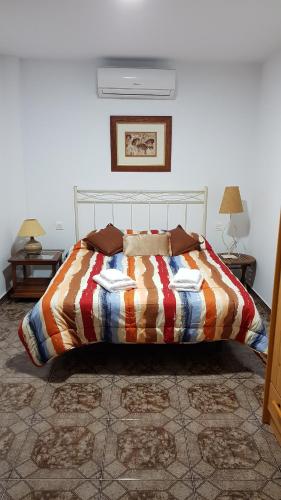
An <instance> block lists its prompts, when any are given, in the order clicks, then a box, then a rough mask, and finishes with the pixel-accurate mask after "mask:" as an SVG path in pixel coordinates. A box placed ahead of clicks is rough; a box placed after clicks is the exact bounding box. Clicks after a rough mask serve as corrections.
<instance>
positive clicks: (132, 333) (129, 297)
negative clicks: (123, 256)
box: [124, 257, 137, 342]
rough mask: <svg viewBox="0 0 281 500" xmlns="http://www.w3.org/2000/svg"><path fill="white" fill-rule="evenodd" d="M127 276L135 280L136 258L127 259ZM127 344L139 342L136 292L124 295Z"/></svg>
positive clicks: (129, 291)
mask: <svg viewBox="0 0 281 500" xmlns="http://www.w3.org/2000/svg"><path fill="white" fill-rule="evenodd" d="M127 266H128V267H127V274H128V276H130V278H132V280H135V279H136V277H135V258H134V257H127ZM124 302H125V332H126V342H137V322H136V312H135V290H134V289H133V288H132V289H131V290H128V291H126V292H125V293H124Z"/></svg>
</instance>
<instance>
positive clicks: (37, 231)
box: [18, 219, 46, 238]
mask: <svg viewBox="0 0 281 500" xmlns="http://www.w3.org/2000/svg"><path fill="white" fill-rule="evenodd" d="M43 234H46V233H45V231H44V229H43V227H42V226H41V224H39V222H38V220H37V219H25V220H24V221H23V223H22V225H21V228H20V230H19V232H18V236H21V237H22V238H25V237H27V236H42V235H43Z"/></svg>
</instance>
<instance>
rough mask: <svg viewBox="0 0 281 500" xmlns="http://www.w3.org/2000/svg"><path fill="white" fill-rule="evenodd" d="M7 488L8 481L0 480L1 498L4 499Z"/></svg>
mask: <svg viewBox="0 0 281 500" xmlns="http://www.w3.org/2000/svg"><path fill="white" fill-rule="evenodd" d="M5 489H6V481H0V499H1V500H2V499H4V498H5V497H4V494H5Z"/></svg>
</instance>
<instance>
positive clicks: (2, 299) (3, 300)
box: [0, 290, 10, 304]
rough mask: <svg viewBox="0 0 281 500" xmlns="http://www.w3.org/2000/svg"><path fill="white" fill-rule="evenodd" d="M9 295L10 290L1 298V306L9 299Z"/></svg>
mask: <svg viewBox="0 0 281 500" xmlns="http://www.w3.org/2000/svg"><path fill="white" fill-rule="evenodd" d="M9 293H10V290H8V291H7V292H5V293H4V294H3V295H2V296H1V297H0V304H2V303H3V302H5V301H6V300H7V298H8V297H9Z"/></svg>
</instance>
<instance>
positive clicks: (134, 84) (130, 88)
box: [97, 68, 176, 99]
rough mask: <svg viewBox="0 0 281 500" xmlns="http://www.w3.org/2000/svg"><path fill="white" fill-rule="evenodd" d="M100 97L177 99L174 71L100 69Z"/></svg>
mask: <svg viewBox="0 0 281 500" xmlns="http://www.w3.org/2000/svg"><path fill="white" fill-rule="evenodd" d="M97 77H98V95H99V97H106V98H113V99H114V98H115V99H175V88H176V72H175V70H173V69H141V68H136V69H135V68H99V69H98V75H97Z"/></svg>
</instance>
